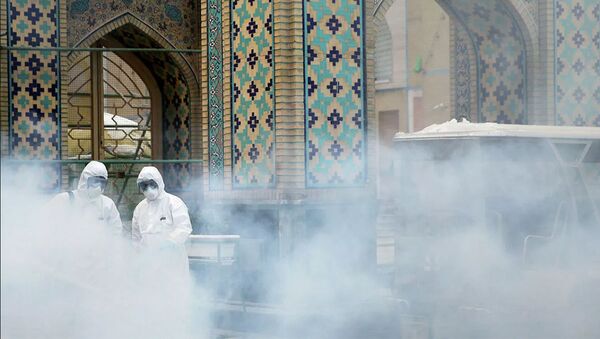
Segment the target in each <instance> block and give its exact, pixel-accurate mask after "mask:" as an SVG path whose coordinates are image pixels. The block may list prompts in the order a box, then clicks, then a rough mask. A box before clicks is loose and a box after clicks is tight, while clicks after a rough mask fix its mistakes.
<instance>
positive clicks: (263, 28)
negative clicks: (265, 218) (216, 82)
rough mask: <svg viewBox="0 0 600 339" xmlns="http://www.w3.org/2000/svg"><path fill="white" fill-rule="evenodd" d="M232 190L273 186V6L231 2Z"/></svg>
mask: <svg viewBox="0 0 600 339" xmlns="http://www.w3.org/2000/svg"><path fill="white" fill-rule="evenodd" d="M231 43H232V49H231V50H232V53H231V75H232V81H231V82H232V86H231V96H232V130H233V132H232V133H233V150H232V152H233V154H232V157H233V186H234V187H235V188H260V187H262V188H264V187H273V186H274V185H275V162H274V159H275V156H274V152H275V103H274V95H275V86H274V85H275V79H274V54H273V45H274V39H273V4H272V2H271V1H269V0H233V1H232V2H231Z"/></svg>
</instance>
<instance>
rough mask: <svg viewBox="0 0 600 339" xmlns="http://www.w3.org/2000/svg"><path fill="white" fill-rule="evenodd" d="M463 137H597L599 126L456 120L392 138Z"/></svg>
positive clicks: (599, 135) (599, 138)
mask: <svg viewBox="0 0 600 339" xmlns="http://www.w3.org/2000/svg"><path fill="white" fill-rule="evenodd" d="M464 137H521V138H564V139H598V140H600V127H575V126H540V125H514V124H497V123H493V122H486V123H471V122H469V121H461V122H458V121H456V119H452V120H450V121H447V122H444V123H442V124H433V125H431V126H428V127H425V128H424V129H422V130H421V131H418V132H414V133H403V132H399V133H396V135H395V136H394V140H406V139H438V138H464Z"/></svg>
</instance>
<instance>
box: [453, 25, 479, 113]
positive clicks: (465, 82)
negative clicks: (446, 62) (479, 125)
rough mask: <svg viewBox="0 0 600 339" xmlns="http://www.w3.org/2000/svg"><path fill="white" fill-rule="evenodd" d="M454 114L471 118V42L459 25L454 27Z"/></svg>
mask: <svg viewBox="0 0 600 339" xmlns="http://www.w3.org/2000/svg"><path fill="white" fill-rule="evenodd" d="M454 37H455V38H454V93H453V95H454V96H455V101H454V114H455V116H456V117H457V118H460V117H466V118H467V119H468V120H469V121H474V120H473V117H472V116H471V80H472V77H471V57H470V55H469V49H470V48H471V47H470V46H471V41H470V40H469V37H468V35H467V33H466V32H465V31H464V29H463V28H462V27H460V26H459V25H454Z"/></svg>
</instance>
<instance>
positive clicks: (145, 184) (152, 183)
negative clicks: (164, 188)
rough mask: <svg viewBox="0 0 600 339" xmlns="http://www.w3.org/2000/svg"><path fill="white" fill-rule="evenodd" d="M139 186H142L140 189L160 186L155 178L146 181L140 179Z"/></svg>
mask: <svg viewBox="0 0 600 339" xmlns="http://www.w3.org/2000/svg"><path fill="white" fill-rule="evenodd" d="M138 187H139V188H140V191H142V192H143V191H145V190H147V189H148V188H155V189H156V188H158V184H157V183H156V181H154V180H145V181H140V182H139V183H138Z"/></svg>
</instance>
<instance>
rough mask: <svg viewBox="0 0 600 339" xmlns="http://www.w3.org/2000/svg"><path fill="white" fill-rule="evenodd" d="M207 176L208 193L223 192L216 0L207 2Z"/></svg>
mask: <svg viewBox="0 0 600 339" xmlns="http://www.w3.org/2000/svg"><path fill="white" fill-rule="evenodd" d="M207 6H208V8H207V10H208V30H207V34H208V39H207V40H208V60H206V62H207V63H208V124H209V125H208V175H209V178H208V179H209V188H210V189H211V190H220V189H223V176H224V167H225V160H224V155H223V146H224V145H223V32H222V31H223V26H222V13H221V12H222V7H221V1H220V0H208V5H207Z"/></svg>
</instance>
